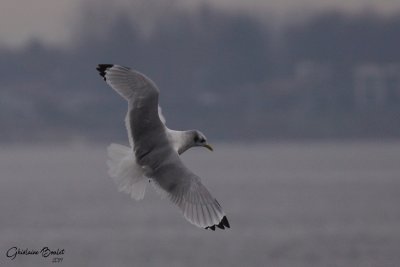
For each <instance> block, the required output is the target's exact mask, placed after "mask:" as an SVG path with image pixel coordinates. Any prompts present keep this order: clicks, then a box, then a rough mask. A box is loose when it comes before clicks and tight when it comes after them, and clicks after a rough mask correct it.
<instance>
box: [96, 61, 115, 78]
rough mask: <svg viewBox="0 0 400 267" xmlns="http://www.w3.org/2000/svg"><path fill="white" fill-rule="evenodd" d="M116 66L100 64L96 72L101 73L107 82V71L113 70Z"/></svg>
mask: <svg viewBox="0 0 400 267" xmlns="http://www.w3.org/2000/svg"><path fill="white" fill-rule="evenodd" d="M112 66H114V65H113V64H99V65H97V68H96V70H97V71H98V72H99V74H100V76H101V77H103V79H104V80H106V71H107V70H108V69H109V68H112Z"/></svg>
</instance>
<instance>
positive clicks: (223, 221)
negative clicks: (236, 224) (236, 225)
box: [205, 216, 231, 231]
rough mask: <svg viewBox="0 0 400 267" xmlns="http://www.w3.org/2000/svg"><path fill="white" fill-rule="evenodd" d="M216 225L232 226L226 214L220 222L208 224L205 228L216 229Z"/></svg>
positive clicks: (222, 227)
mask: <svg viewBox="0 0 400 267" xmlns="http://www.w3.org/2000/svg"><path fill="white" fill-rule="evenodd" d="M215 226H217V227H218V228H219V229H225V227H226V228H231V226H230V225H229V222H228V219H227V218H226V216H224V217H223V218H222V220H221V221H220V222H219V224H214V225H213V226H207V227H206V228H205V229H211V230H213V231H215Z"/></svg>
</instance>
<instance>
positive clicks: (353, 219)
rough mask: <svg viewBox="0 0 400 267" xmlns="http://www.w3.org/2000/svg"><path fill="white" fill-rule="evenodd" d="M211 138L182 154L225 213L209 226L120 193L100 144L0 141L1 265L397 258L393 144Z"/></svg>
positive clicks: (396, 262) (386, 261) (349, 262)
mask: <svg viewBox="0 0 400 267" xmlns="http://www.w3.org/2000/svg"><path fill="white" fill-rule="evenodd" d="M215 148H216V151H215V152H214V153H211V152H208V151H206V150H202V149H196V150H192V151H189V152H188V153H186V155H184V161H185V162H186V163H187V164H188V165H189V166H190V168H192V170H194V171H195V173H197V174H199V175H200V176H201V177H203V182H204V183H205V184H206V185H207V186H208V188H209V189H210V190H211V192H213V194H214V195H215V196H216V197H217V198H218V200H219V202H220V203H221V205H222V206H223V207H224V209H225V211H226V213H227V214H228V218H229V220H230V222H231V226H232V228H231V229H230V230H228V231H215V232H212V231H206V230H203V229H199V228H196V227H194V226H192V225H190V224H189V223H187V222H186V221H185V220H184V219H183V218H182V216H181V215H180V213H179V211H178V210H177V209H176V208H175V207H174V206H173V205H172V204H170V203H168V202H166V201H163V200H161V199H160V198H159V197H158V196H157V194H156V193H155V192H154V190H153V188H151V187H149V188H148V189H149V190H148V192H147V194H146V197H145V199H144V200H143V201H140V202H135V201H134V200H131V199H130V198H129V197H128V196H127V195H125V194H122V193H119V192H118V191H117V189H116V187H115V186H114V184H113V182H112V181H111V180H110V179H109V178H108V177H107V173H106V165H105V161H106V155H105V146H78V145H74V146H51V145H48V146H45V147H43V146H42V147H39V146H28V147H22V146H21V147H9V146H3V147H0V178H1V179H0V212H1V217H0V266H274V267H275V266H363V267H364V266H400V208H399V207H400V143H395V142H392V143H303V144H262V145H216V146H215ZM14 246H15V247H19V248H21V249H26V248H28V249H30V250H40V249H42V248H43V247H45V246H48V247H49V248H50V249H53V250H56V249H64V250H65V253H64V255H61V256H58V257H62V258H63V261H62V263H52V262H51V261H52V259H53V256H50V257H48V258H43V257H41V256H37V255H28V256H26V255H18V256H17V257H16V259H15V260H11V259H9V258H7V257H6V252H7V250H8V249H10V248H11V247H14Z"/></svg>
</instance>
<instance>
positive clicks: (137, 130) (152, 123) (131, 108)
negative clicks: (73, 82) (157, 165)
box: [97, 64, 165, 158]
mask: <svg viewBox="0 0 400 267" xmlns="http://www.w3.org/2000/svg"><path fill="white" fill-rule="evenodd" d="M97 70H98V71H99V73H100V75H101V76H102V77H103V79H104V80H105V81H106V82H107V84H108V85H110V87H111V88H113V89H114V90H115V91H116V92H117V93H118V94H120V95H121V96H122V97H123V98H125V99H126V100H127V101H128V113H127V115H126V118H125V125H126V128H127V131H128V137H129V142H130V144H131V147H132V148H134V149H135V152H136V153H138V154H139V158H140V157H141V155H142V154H143V153H145V152H146V151H147V150H148V149H149V147H148V145H147V144H148V142H145V141H146V140H147V141H148V140H149V139H150V140H151V139H152V138H154V139H153V140H155V139H156V138H157V136H154V133H161V132H163V129H164V121H165V120H164V117H163V116H162V114H161V108H159V106H158V94H159V90H158V88H157V86H156V85H155V83H154V82H153V81H152V80H150V79H149V78H147V77H146V76H145V75H144V74H142V73H140V72H138V71H135V70H132V69H130V68H127V67H123V66H119V65H112V64H99V65H98V67H97ZM149 132H151V133H153V134H152V135H148V133H149ZM139 140H141V142H138V141H139ZM134 144H135V145H134ZM139 144H140V146H139Z"/></svg>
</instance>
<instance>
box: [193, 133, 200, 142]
mask: <svg viewBox="0 0 400 267" xmlns="http://www.w3.org/2000/svg"><path fill="white" fill-rule="evenodd" d="M199 140H200V139H199V137H198V136H197V135H196V136H195V137H194V142H195V143H197V142H199Z"/></svg>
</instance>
